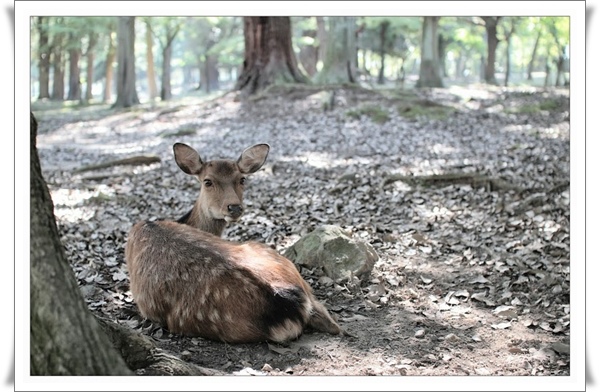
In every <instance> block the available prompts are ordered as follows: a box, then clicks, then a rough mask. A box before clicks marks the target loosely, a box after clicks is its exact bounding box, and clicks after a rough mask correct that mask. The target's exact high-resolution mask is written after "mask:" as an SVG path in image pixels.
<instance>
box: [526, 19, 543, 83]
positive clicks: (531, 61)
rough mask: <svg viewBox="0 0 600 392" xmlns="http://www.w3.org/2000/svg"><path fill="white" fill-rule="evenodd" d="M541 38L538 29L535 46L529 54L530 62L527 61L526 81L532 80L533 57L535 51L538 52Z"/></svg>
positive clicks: (540, 31)
mask: <svg viewBox="0 0 600 392" xmlns="http://www.w3.org/2000/svg"><path fill="white" fill-rule="evenodd" d="M541 36H542V30H541V29H540V30H539V31H538V35H537V37H536V39H535V44H533V50H532V52H531V60H529V65H528V66H527V80H532V79H533V76H531V74H532V73H533V66H534V64H535V56H536V54H537V50H538V46H539V44H540V37H541Z"/></svg>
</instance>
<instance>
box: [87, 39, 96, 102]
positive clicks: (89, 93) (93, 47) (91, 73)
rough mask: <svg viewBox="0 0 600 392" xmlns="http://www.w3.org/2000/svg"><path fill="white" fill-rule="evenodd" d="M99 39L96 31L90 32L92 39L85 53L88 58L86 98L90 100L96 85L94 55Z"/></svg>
mask: <svg viewBox="0 0 600 392" xmlns="http://www.w3.org/2000/svg"><path fill="white" fill-rule="evenodd" d="M97 41H98V36H97V35H96V33H90V41H89V45H88V48H87V51H86V54H85V57H86V59H87V69H86V77H85V81H86V87H85V100H86V102H89V101H90V100H91V99H92V98H93V94H92V87H93V85H94V57H95V50H96V43H97Z"/></svg>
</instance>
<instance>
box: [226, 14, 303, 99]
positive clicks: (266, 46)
mask: <svg viewBox="0 0 600 392" xmlns="http://www.w3.org/2000/svg"><path fill="white" fill-rule="evenodd" d="M244 44H245V48H244V66H243V69H242V73H241V74H240V76H239V78H238V81H237V83H236V86H235V89H236V90H240V91H241V92H242V93H243V94H244V95H249V94H254V93H256V92H257V91H259V90H262V89H264V88H265V87H267V86H269V85H272V84H280V83H304V82H307V78H306V76H304V75H303V74H302V73H301V72H300V70H299V69H298V62H297V60H296V55H295V54H294V50H293V48H292V27H291V22H290V17H289V16H281V17H279V16H260V17H256V16H245V17H244Z"/></svg>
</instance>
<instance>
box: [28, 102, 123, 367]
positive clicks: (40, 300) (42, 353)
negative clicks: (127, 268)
mask: <svg viewBox="0 0 600 392" xmlns="http://www.w3.org/2000/svg"><path fill="white" fill-rule="evenodd" d="M30 127H31V128H30V186H31V189H30V208H31V210H30V220H31V232H30V240H31V245H30V246H31V248H30V257H31V260H30V263H31V275H30V282H31V287H30V299H31V308H30V317H31V329H30V365H31V375H80V376H86V375H128V374H131V372H130V371H129V369H128V368H127V366H126V365H125V363H124V362H123V360H122V358H121V356H120V355H119V353H118V352H117V351H116V350H115V349H114V348H113V347H112V345H111V342H110V341H109V339H108V338H107V336H106V335H105V333H104V332H103V331H102V330H101V328H100V326H99V325H98V323H97V321H96V319H95V318H94V316H92V314H91V313H90V312H89V310H88V309H87V306H86V304H85V302H84V301H83V298H82V297H81V294H80V291H79V287H78V286H77V282H76V281H75V276H74V275H73V271H72V269H71V267H70V266H69V263H68V261H67V259H66V256H65V254H64V250H63V246H62V244H61V243H60V238H59V235H58V229H57V227H56V222H55V220H54V211H53V209H54V206H53V203H52V199H51V197H50V193H49V191H48V187H47V185H46V182H45V181H44V178H43V177H42V171H41V167H40V161H39V157H38V153H37V147H36V136H37V122H36V120H35V117H34V116H33V113H31V115H30Z"/></svg>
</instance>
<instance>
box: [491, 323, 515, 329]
mask: <svg viewBox="0 0 600 392" xmlns="http://www.w3.org/2000/svg"><path fill="white" fill-rule="evenodd" d="M510 326H511V323H509V322H506V323H499V324H492V328H494V329H506V328H510Z"/></svg>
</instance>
